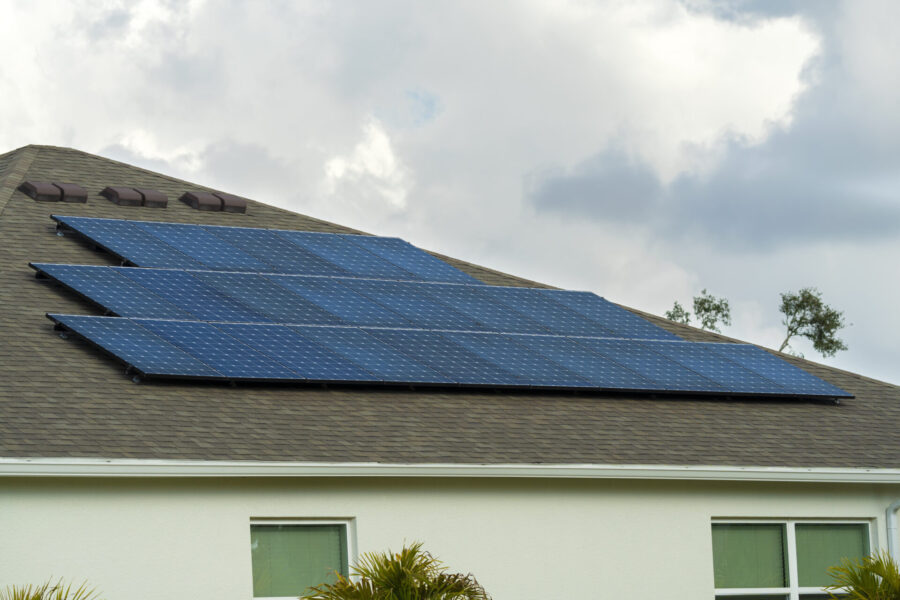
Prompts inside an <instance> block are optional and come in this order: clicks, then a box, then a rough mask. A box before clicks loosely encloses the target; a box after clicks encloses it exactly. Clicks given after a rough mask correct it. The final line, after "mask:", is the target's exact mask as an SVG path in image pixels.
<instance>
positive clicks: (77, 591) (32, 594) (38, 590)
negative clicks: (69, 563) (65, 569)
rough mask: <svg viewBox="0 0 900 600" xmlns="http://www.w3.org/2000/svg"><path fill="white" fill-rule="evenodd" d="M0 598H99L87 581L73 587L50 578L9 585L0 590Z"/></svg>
mask: <svg viewBox="0 0 900 600" xmlns="http://www.w3.org/2000/svg"><path fill="white" fill-rule="evenodd" d="M0 600H100V596H99V595H98V594H97V592H96V590H94V589H93V588H89V587H87V582H85V583H82V584H81V585H79V586H78V587H77V588H73V587H72V584H71V583H69V584H65V583H63V580H62V579H60V580H59V581H57V582H56V583H54V582H53V580H52V579H51V580H49V581H47V583H43V584H40V585H32V584H28V585H23V586H16V585H11V586H9V587H7V588H6V589H5V590H0Z"/></svg>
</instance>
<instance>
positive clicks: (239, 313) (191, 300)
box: [111, 267, 272, 323]
mask: <svg viewBox="0 0 900 600" xmlns="http://www.w3.org/2000/svg"><path fill="white" fill-rule="evenodd" d="M111 268H112V269H113V270H115V271H117V272H118V273H120V274H121V275H124V276H125V277H128V278H129V279H133V280H134V281H136V282H137V283H139V284H140V285H142V286H143V287H145V288H147V289H149V290H151V291H152V292H153V293H155V294H157V295H158V296H160V297H162V298H164V299H165V300H168V301H169V302H171V303H172V304H174V305H175V306H177V307H179V308H181V309H182V310H186V311H188V312H190V313H191V314H193V315H195V316H196V318H197V319H198V320H200V321H225V322H238V323H272V320H271V319H269V318H268V317H266V316H265V315H263V314H261V313H259V312H256V311H254V310H253V309H251V308H250V307H249V306H247V305H245V304H243V303H241V302H238V301H237V300H235V299H233V298H231V297H229V296H226V295H223V294H222V293H220V292H219V291H218V290H217V289H215V288H213V287H212V286H209V285H207V284H206V283H205V282H203V281H201V280H200V279H198V278H197V277H194V275H193V274H194V273H198V271H181V270H175V269H139V268H134V267H111Z"/></svg>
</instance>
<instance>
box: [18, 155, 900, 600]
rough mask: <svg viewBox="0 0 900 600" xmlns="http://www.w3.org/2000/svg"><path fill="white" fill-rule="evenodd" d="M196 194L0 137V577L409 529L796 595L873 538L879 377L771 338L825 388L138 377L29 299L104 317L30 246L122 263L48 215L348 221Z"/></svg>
mask: <svg viewBox="0 0 900 600" xmlns="http://www.w3.org/2000/svg"><path fill="white" fill-rule="evenodd" d="M25 182H31V184H32V187H28V186H27V185H26V186H24V187H23V183H25ZM53 182H55V183H57V184H75V185H72V186H66V185H59V186H53ZM36 184H47V185H50V187H49V188H47V189H46V190H45V192H46V194H45V195H44V196H42V195H41V190H40V189H38V188H39V186H37V185H36ZM107 188H118V189H109V190H108V189H107ZM23 190H24V191H23ZM82 190H83V192H82ZM104 190H106V191H105V195H101V192H104ZM129 190H130V191H129ZM135 190H139V191H135ZM208 192H215V190H210V189H208V188H204V187H202V186H198V185H196V184H192V183H189V182H185V181H180V180H178V179H175V178H172V177H167V176H165V175H161V174H157V173H152V172H149V171H147V170H144V169H140V168H137V167H133V166H130V165H127V164H122V163H119V162H116V161H112V160H108V159H105V158H101V157H98V156H93V155H90V154H86V153H84V152H80V151H77V150H73V149H67V148H57V147H50V146H26V147H23V148H20V149H18V150H14V151H12V152H9V153H7V154H4V155H0V537H2V539H3V543H2V544H0V585H4V584H12V583H27V582H40V581H44V580H46V579H47V578H49V577H51V576H52V577H65V578H67V579H69V580H73V581H81V580H83V579H87V580H88V581H89V582H91V584H94V585H96V586H98V587H99V588H101V589H102V591H103V593H104V594H105V597H106V598H109V599H110V600H116V599H126V598H127V599H128V600H145V599H146V600H150V599H158V598H171V597H179V598H193V599H210V600H212V599H215V600H221V599H223V598H236V599H238V598H240V599H250V598H254V597H278V596H284V597H289V596H296V595H297V594H299V593H301V591H302V589H303V587H304V586H305V585H307V584H308V583H309V578H310V577H313V578H315V577H318V576H319V575H318V574H320V573H328V572H330V571H332V570H341V571H344V572H346V571H347V568H348V564H352V561H353V559H354V558H355V557H356V556H357V555H358V554H360V553H362V552H367V551H377V550H384V549H387V548H394V549H397V548H399V547H400V546H401V545H402V544H403V543H404V541H415V540H421V541H423V542H425V544H426V548H427V549H429V550H431V551H432V552H433V553H434V554H435V555H437V556H438V557H440V558H441V559H442V560H444V561H445V562H446V563H447V564H448V566H449V567H451V568H452V569H454V570H457V571H471V572H473V573H474V574H476V576H477V577H478V579H479V581H480V582H481V583H482V584H483V585H484V586H485V587H486V588H487V590H488V591H489V592H490V593H491V594H492V595H493V596H494V598H496V599H497V600H505V599H516V600H527V599H539V598H540V599H542V600H543V599H546V598H575V597H579V598H585V597H588V598H648V599H649V598H660V597H665V598H670V599H673V600H680V599H685V600H687V599H689V598H690V599H695V598H710V599H711V598H729V597H731V598H737V597H743V598H748V597H751V596H752V597H753V598H773V599H775V598H779V599H783V598H790V599H791V600H798V599H799V598H806V599H812V598H822V597H824V596H823V595H822V587H823V586H824V585H826V584H827V583H828V581H829V580H828V577H827V575H826V574H825V572H824V569H825V567H826V566H827V565H830V564H833V563H834V562H835V561H836V560H837V559H839V558H840V557H843V556H858V555H861V554H864V553H867V552H869V551H873V550H876V549H880V548H886V547H888V546H889V545H896V541H897V540H896V537H897V533H896V529H895V528H894V529H893V531H892V532H891V533H889V530H890V527H891V523H889V521H891V520H892V519H893V512H892V511H891V510H889V507H891V506H895V505H893V502H894V501H895V500H897V499H898V498H900V427H898V424H900V388H898V387H897V386H894V385H890V384H887V383H884V382H880V381H875V380H872V379H869V378H866V377H863V376H861V375H856V374H853V373H848V372H845V371H841V370H838V369H834V368H830V367H826V366H822V365H818V364H815V363H813V362H810V361H805V360H801V359H797V358H793V357H790V356H784V355H779V357H780V359H781V360H783V361H787V362H788V363H790V364H791V365H793V366H795V367H797V368H798V369H799V371H797V373H802V374H804V376H805V375H806V374H811V375H814V376H815V377H817V378H820V379H821V380H823V381H824V382H827V384H829V385H831V386H836V388H839V389H840V390H841V391H843V392H846V393H844V394H838V395H835V397H833V398H813V397H793V396H791V395H787V396H784V395H782V396H777V395H775V396H773V395H767V394H744V395H729V394H702V393H680V394H667V393H649V392H647V393H643V392H640V393H632V392H629V391H627V390H623V391H620V392H615V391H609V390H607V391H602V392H596V391H591V390H587V391H581V392H579V391H570V390H560V389H542V388H541V387H540V386H538V388H537V389H531V390H523V389H517V388H515V387H514V386H513V387H510V386H491V385H487V386H470V387H454V386H450V385H448V386H433V387H429V386H422V385H408V386H400V385H374V384H372V385H364V384H361V385H319V384H308V383H295V384H291V383H284V382H253V381H237V382H228V381H221V380H217V379H216V378H213V379H212V380H210V381H206V380H199V381H198V380H194V379H191V380H180V379H167V378H161V379H153V378H147V379H144V380H140V373H137V377H136V376H135V375H136V372H135V371H130V372H128V373H126V372H125V369H124V368H123V364H122V362H121V361H118V360H116V359H115V357H112V356H110V355H109V353H107V352H104V351H102V350H101V349H99V348H98V346H97V344H92V343H89V341H90V340H89V338H90V336H79V335H72V331H71V330H70V328H67V327H65V326H64V324H63V325H60V324H59V321H57V324H55V323H54V321H51V320H49V319H48V318H47V317H46V315H47V313H51V314H55V315H95V316H99V315H102V312H101V311H99V310H98V308H97V303H96V302H91V301H89V300H88V299H86V298H85V297H84V295H80V294H78V293H76V292H75V291H73V289H75V288H77V286H75V287H74V288H73V287H72V286H63V285H59V284H58V283H55V282H54V280H53V279H52V278H48V277H46V273H44V275H45V276H44V277H42V278H38V277H36V276H35V275H36V274H38V275H40V274H41V270H40V268H39V269H37V271H36V269H35V268H34V267H32V266H30V265H31V264H62V265H119V264H120V263H121V260H119V259H118V258H116V257H114V256H113V255H112V254H110V253H109V252H105V251H103V249H102V248H98V244H96V243H92V241H91V239H90V236H79V235H74V234H73V232H72V231H71V230H67V229H66V228H64V227H63V228H61V229H60V230H59V231H58V225H59V221H55V220H54V219H52V218H51V215H56V216H60V215H63V216H71V217H91V218H107V219H116V220H128V221H141V222H146V221H153V222H171V223H186V224H204V225H214V226H227V227H247V228H268V229H278V230H293V231H313V232H324V233H347V234H355V233H359V232H355V231H353V230H350V229H348V228H345V227H341V226H340V225H336V224H333V223H327V222H324V221H321V220H317V219H315V218H313V217H309V216H304V215H300V214H295V213H292V212H289V211H286V210H282V209H279V208H275V207H273V206H269V205H266V204H263V203H260V202H255V201H246V202H245V201H243V200H242V199H240V198H235V197H233V196H229V195H227V194H220V195H219V196H212V195H210V194H207V193H208ZM186 193H188V195H187V196H185V194H186ZM32 196H35V197H37V198H35V197H32ZM163 197H165V198H163ZM182 198H183V200H180V199H182ZM222 198H225V200H222ZM67 200H68V201H67ZM205 203H210V204H205ZM226 207H229V208H230V210H232V211H233V212H226V211H225V210H222V209H223V208H226ZM209 208H212V209H215V210H202V209H209ZM57 233H63V234H64V235H57ZM459 235H461V236H464V235H465V232H463V231H461V232H459ZM99 245H102V244H99ZM435 256H437V258H439V259H440V260H441V261H443V263H445V264H446V265H450V266H452V267H455V268H456V269H458V270H459V271H461V272H462V273H465V274H467V275H469V276H471V277H473V278H475V279H477V280H478V281H479V282H480V283H482V284H487V285H488V286H507V287H519V288H533V289H534V288H546V287H547V286H542V285H541V284H538V283H535V282H532V281H528V280H525V279H521V278H518V277H515V276H512V275H507V274H504V273H500V272H497V271H494V270H491V269H489V268H486V267H481V266H476V265H472V264H469V263H466V262H463V261H459V260H455V259H452V258H449V257H445V256H439V255H435ZM126 268H134V267H126ZM47 270H48V271H49V268H48V269H47ZM628 310H630V311H631V312H630V313H629V314H636V315H639V316H640V317H641V318H642V319H644V320H645V321H646V322H647V323H650V324H652V325H654V326H655V327H658V328H661V329H660V331H665V332H668V333H670V334H674V336H677V337H678V338H680V339H683V340H687V341H692V342H733V341H734V340H729V339H727V338H724V337H722V336H719V335H716V334H713V333H709V332H704V331H699V330H697V329H694V328H691V327H688V326H684V325H679V324H676V323H672V322H670V321H667V320H665V319H662V318H659V317H656V316H653V315H649V314H646V313H643V312H640V311H636V310H631V309H628ZM108 318H115V317H108ZM59 334H63V335H62V336H61V335H59ZM67 334H68V335H67ZM64 338H68V339H64ZM767 356H768V355H767ZM779 364H780V363H779ZM134 379H139V381H138V382H135V381H134ZM823 385H824V384H823ZM838 396H840V400H839V401H836V400H835V398H836V397H838ZM310 574H312V575H310Z"/></svg>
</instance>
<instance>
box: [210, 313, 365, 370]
mask: <svg viewBox="0 0 900 600" xmlns="http://www.w3.org/2000/svg"><path fill="white" fill-rule="evenodd" d="M216 327H218V328H219V329H221V330H222V331H224V332H225V333H227V334H228V335H231V336H232V337H235V338H237V339H238V340H240V341H241V342H244V343H245V344H247V345H248V346H251V347H252V348H255V349H256V350H258V351H259V352H261V353H262V354H266V355H267V356H271V357H272V358H274V359H275V360H276V361H278V362H279V363H281V364H282V365H285V366H286V367H288V368H289V369H290V370H291V371H295V372H297V373H299V374H300V375H301V376H303V378H304V379H307V380H312V381H379V379H378V378H377V377H375V376H374V375H372V374H371V373H369V372H368V371H366V370H364V369H362V368H361V367H359V365H356V364H354V363H352V362H350V361H349V360H347V359H346V358H344V357H342V356H339V355H338V354H336V353H334V352H332V351H331V350H329V349H327V348H325V347H324V346H322V345H320V344H317V343H315V342H313V341H311V340H309V339H308V338H306V337H303V336H301V335H299V334H298V333H297V332H295V331H294V330H292V329H290V328H288V327H284V326H281V325H249V324H236V323H217V324H216Z"/></svg>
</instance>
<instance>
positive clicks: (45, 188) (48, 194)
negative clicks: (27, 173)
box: [19, 181, 62, 202]
mask: <svg viewBox="0 0 900 600" xmlns="http://www.w3.org/2000/svg"><path fill="white" fill-rule="evenodd" d="M19 191H20V192H22V193H23V194H26V195H27V196H29V197H31V198H34V199H35V200H39V201H41V202H59V199H60V198H61V197H62V190H61V189H59V188H58V187H56V186H55V185H53V184H52V183H48V182H44V181H26V182H24V183H23V184H22V185H20V186H19Z"/></svg>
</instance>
